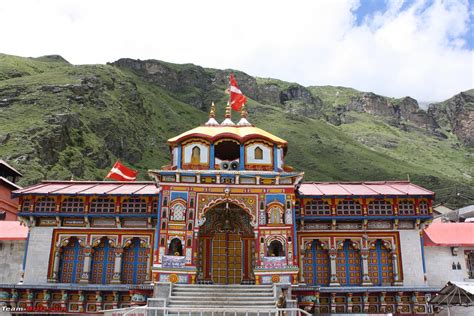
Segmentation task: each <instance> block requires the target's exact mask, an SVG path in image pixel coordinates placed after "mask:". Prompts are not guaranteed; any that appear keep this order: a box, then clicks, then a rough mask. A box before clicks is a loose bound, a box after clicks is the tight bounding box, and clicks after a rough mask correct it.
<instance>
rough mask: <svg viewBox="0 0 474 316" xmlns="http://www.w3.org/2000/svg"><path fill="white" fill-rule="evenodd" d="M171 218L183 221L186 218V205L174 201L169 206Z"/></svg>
mask: <svg viewBox="0 0 474 316" xmlns="http://www.w3.org/2000/svg"><path fill="white" fill-rule="evenodd" d="M170 215H171V220H172V221H184V220H185V219H186V207H185V206H184V205H183V204H181V203H176V204H174V205H173V206H172V207H171V214H170Z"/></svg>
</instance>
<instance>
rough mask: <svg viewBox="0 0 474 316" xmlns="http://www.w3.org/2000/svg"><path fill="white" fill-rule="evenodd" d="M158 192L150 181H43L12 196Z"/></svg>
mask: <svg viewBox="0 0 474 316" xmlns="http://www.w3.org/2000/svg"><path fill="white" fill-rule="evenodd" d="M159 191H160V190H159V189H158V188H157V187H156V185H155V183H154V182H151V181H136V182H124V181H43V182H41V183H38V184H35V185H32V186H30V187H27V188H24V189H21V190H16V191H13V194H15V195H27V194H56V195H59V194H64V195H156V194H158V192H159Z"/></svg>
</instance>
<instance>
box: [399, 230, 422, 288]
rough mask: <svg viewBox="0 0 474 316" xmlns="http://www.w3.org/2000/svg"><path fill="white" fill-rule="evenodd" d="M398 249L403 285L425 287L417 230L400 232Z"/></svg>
mask: <svg viewBox="0 0 474 316" xmlns="http://www.w3.org/2000/svg"><path fill="white" fill-rule="evenodd" d="M400 249H401V255H402V267H403V285H406V286H423V285H425V281H424V275H423V260H422V256H421V242H420V232H419V231H418V230H401V231H400Z"/></svg>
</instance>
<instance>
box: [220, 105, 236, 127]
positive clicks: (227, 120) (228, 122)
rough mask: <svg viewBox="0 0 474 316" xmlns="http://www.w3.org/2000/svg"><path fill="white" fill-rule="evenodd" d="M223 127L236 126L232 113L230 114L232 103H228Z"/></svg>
mask: <svg viewBox="0 0 474 316" xmlns="http://www.w3.org/2000/svg"><path fill="white" fill-rule="evenodd" d="M221 125H223V126H233V125H235V123H234V122H232V119H231V113H230V103H227V107H226V108H225V120H224V121H223V122H222V123H221Z"/></svg>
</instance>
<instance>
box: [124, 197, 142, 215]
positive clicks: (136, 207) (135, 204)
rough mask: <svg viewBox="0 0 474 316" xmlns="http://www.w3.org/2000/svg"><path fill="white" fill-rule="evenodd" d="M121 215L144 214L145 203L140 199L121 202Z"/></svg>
mask: <svg viewBox="0 0 474 316" xmlns="http://www.w3.org/2000/svg"><path fill="white" fill-rule="evenodd" d="M122 213H146V201H145V199H142V198H138V197H135V198H128V199H126V200H124V201H123V202H122Z"/></svg>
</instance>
